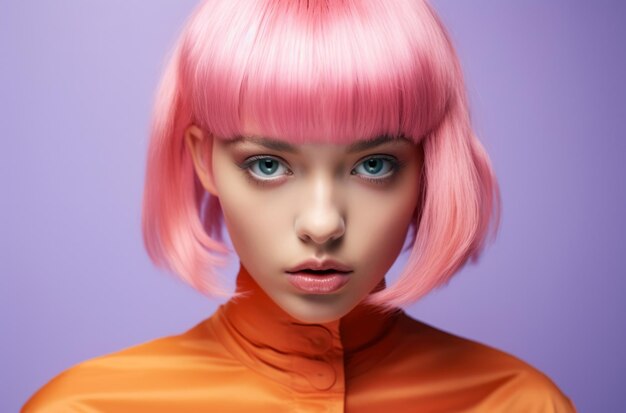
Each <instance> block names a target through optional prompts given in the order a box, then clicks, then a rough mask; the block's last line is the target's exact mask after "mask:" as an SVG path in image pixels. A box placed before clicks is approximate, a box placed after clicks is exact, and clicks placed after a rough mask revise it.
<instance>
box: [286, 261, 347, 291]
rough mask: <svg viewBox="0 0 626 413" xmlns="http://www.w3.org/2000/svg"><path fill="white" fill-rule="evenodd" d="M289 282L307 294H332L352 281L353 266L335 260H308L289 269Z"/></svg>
mask: <svg viewBox="0 0 626 413" xmlns="http://www.w3.org/2000/svg"><path fill="white" fill-rule="evenodd" d="M285 272H286V273H287V279H288V280H289V283H290V284H291V285H292V286H294V287H295V288H296V289H298V290H300V291H301V292H305V293H307V294H331V293H334V292H336V291H338V290H339V289H341V288H342V287H343V286H344V285H346V284H347V283H348V282H349V281H350V278H351V277H350V274H351V273H352V272H353V270H352V268H351V267H349V266H347V265H345V264H343V263H340V262H338V261H334V260H325V261H317V260H308V261H305V262H303V263H301V264H300V265H297V266H295V267H293V268H291V269H289V270H287V271H285Z"/></svg>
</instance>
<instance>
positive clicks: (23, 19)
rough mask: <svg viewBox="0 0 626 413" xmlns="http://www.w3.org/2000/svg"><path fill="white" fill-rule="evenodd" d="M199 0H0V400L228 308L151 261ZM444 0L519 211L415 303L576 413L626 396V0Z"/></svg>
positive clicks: (485, 130) (476, 113) (4, 406)
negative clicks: (173, 96)
mask: <svg viewBox="0 0 626 413" xmlns="http://www.w3.org/2000/svg"><path fill="white" fill-rule="evenodd" d="M195 3H196V1H195V0H178V1H162V0H161V1H150V2H146V1H139V0H107V1H102V0H101V1H90V2H84V1H77V0H74V1H70V0H56V1H39V2H35V1H30V0H28V1H27V0H21V1H19V2H18V1H16V0H14V1H12V2H8V1H3V2H1V3H0V50H1V52H2V53H1V55H0V139H2V145H1V146H0V148H1V149H0V168H2V169H1V173H0V179H1V180H0V184H1V188H2V196H1V198H0V208H1V213H0V225H1V227H0V234H1V235H0V242H1V244H0V254H1V255H0V276H1V278H0V283H1V284H0V323H1V324H0V327H1V330H0V331H2V340H1V343H0V346H1V347H0V363H1V364H0V380H1V383H2V385H0V411H2V412H9V411H17V409H18V408H19V406H21V405H22V404H23V403H24V401H25V400H26V399H27V398H28V397H29V396H30V395H31V394H32V393H33V392H34V391H35V390H36V389H37V388H39V387H40V386H42V385H43V384H44V383H46V382H47V381H48V380H50V379H51V378H52V377H53V376H55V375H56V374H58V373H59V372H61V371H62V370H64V369H66V368H68V367H70V366H71V365H73V364H75V363H78V362H80V361H82V360H85V359H88V358H91V357H94V356H98V355H102V354H105V353H109V352H112V351H116V350H119V349H122V348H125V347H128V346H130V345H133V344H137V343H140V342H143V341H147V340H150V339H153V338H156V337H160V336H164V335H170V334H175V333H179V332H182V331H184V330H186V329H188V328H190V327H192V326H193V325H195V324H196V323H197V322H199V321H200V320H202V319H203V318H205V317H207V316H209V315H210V314H211V313H212V312H213V311H214V309H215V307H216V302H213V301H209V300H207V299H206V298H204V297H202V296H201V295H200V294H198V293H196V292H194V291H193V290H192V289H191V288H189V287H187V286H185V285H184V284H182V283H181V282H179V281H177V280H176V279H174V277H171V276H169V275H167V273H165V272H163V271H161V270H157V269H155V268H154V267H153V266H152V264H151V263H150V262H149V260H148V258H147V256H146V254H145V253H144V250H143V245H142V241H141V234H140V205H141V194H142V186H143V174H144V162H145V152H146V144H147V129H148V121H149V116H150V108H151V105H152V97H153V93H154V90H155V87H156V84H157V80H158V76H159V73H160V70H161V69H160V67H161V64H162V62H163V60H164V56H165V55H166V52H167V51H168V50H169V47H170V46H171V44H172V43H173V41H174V39H175V37H176V35H177V33H178V31H179V30H180V28H181V27H182V24H183V22H184V19H185V17H186V16H187V15H188V14H189V12H190V11H191V9H192V8H193V6H194V5H195ZM470 3H471V4H470ZM434 5H435V7H436V8H437V9H438V10H439V12H440V13H441V16H442V18H443V20H444V22H445V23H446V24H447V26H448V28H449V30H450V32H451V33H452V36H453V38H454V40H455V43H456V45H457V48H458V51H459V54H460V56H461V59H462V61H463V64H464V68H465V72H466V76H467V83H468V88H469V91H470V95H471V99H472V105H473V106H472V107H473V119H474V121H475V125H476V129H477V131H478V133H479V135H480V136H481V137H482V138H483V141H484V142H485V145H486V147H487V150H488V151H489V153H490V154H491V157H492V160H493V163H494V166H495V169H496V173H497V174H498V177H499V181H500V183H501V186H502V195H503V202H504V215H503V222H502V228H501V231H500V234H499V237H498V239H497V241H496V243H495V244H493V245H492V246H491V247H490V248H488V249H487V252H486V253H485V255H484V256H483V259H482V260H481V262H480V263H479V265H478V266H469V267H467V268H466V269H464V270H463V271H462V272H461V273H460V274H459V275H458V276H457V277H456V278H455V279H453V281H452V282H451V283H450V285H449V286H448V287H447V288H445V289H441V290H438V291H436V292H434V293H433V294H431V295H430V296H429V297H427V298H426V299H424V300H423V301H422V302H420V303H418V304H416V305H414V306H413V307H411V308H410V309H409V313H410V314H412V315H413V316H415V317H417V318H420V319H423V320H424V321H426V322H428V323H431V324H434V325H436V326H439V327H441V328H443V329H446V330H449V331H452V332H455V333H457V334H460V335H463V336H466V337H470V338H473V339H477V340H479V341H482V342H485V343H488V344H490V345H493V346H496V347H499V348H501V349H503V350H505V351H508V352H511V353H513V354H515V355H517V356H519V357H520V358H522V359H524V360H526V361H528V362H529V363H531V364H533V365H535V366H536V367H537V368H539V369H541V370H542V371H544V372H545V373H546V374H548V375H549V376H550V377H551V378H552V379H553V380H554V381H555V382H556V383H557V384H558V385H559V386H560V387H561V389H562V390H563V391H564V392H565V393H566V394H567V395H569V396H570V397H571V398H572V399H573V401H574V402H575V403H576V405H577V407H578V408H579V409H580V411H588V412H600V411H602V412H608V411H611V412H617V411H626V399H625V398H624V397H623V386H624V382H626V373H625V371H626V358H625V356H624V348H625V344H626V343H625V340H624V337H625V335H626V323H625V321H626V320H625V317H624V314H625V313H626V312H625V310H626V304H625V302H626V300H624V299H623V297H622V296H623V291H624V290H625V289H626V277H625V275H626V265H625V264H624V261H623V259H622V258H623V256H624V253H626V249H625V248H624V241H625V237H624V235H623V232H624V230H626V225H625V218H624V213H625V211H626V185H625V184H624V177H625V172H626V167H625V166H624V163H625V161H626V159H625V158H626V156H625V155H626V141H625V139H624V138H625V132H626V128H625V127H624V122H623V119H624V117H625V115H626V104H625V97H624V96H625V95H626V87H625V76H626V75H625V74H626V58H625V57H626V56H625V55H626V53H625V50H626V47H625V45H624V39H626V30H625V28H624V24H623V22H624V21H625V19H626V6H625V5H624V2H623V1H619V0H614V1H610V0H602V1H594V2H589V1H572V0H567V1H566V0H553V1H551V2H546V1H544V0H541V1H540V0H533V1H528V0H516V1H507V2H503V1H487V0H480V1H479V0H474V1H472V2H460V1H453V0H435V1H434ZM396 268H397V267H396ZM233 271H234V270H232V271H231V272H233ZM233 275H234V273H233Z"/></svg>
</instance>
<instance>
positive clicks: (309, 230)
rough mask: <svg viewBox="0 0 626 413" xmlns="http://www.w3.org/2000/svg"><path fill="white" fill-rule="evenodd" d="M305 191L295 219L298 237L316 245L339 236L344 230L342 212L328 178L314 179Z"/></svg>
mask: <svg viewBox="0 0 626 413" xmlns="http://www.w3.org/2000/svg"><path fill="white" fill-rule="evenodd" d="M306 192H307V194H306V195H307V196H305V197H303V199H302V204H301V205H302V208H301V210H300V213H299V214H298V216H297V217H296V221H295V231H296V234H297V235H298V238H300V239H301V240H303V241H305V242H313V243H315V244H318V245H323V244H326V243H328V242H332V241H335V240H337V239H339V238H341V237H342V236H343V235H344V233H345V232H346V224H345V220H344V214H343V213H342V210H341V207H340V205H339V202H338V200H337V199H335V198H336V197H335V196H334V192H335V190H334V188H333V186H332V184H330V183H329V180H328V179H323V178H318V179H316V180H315V181H314V183H313V185H312V187H309V189H308V190H307V191H306Z"/></svg>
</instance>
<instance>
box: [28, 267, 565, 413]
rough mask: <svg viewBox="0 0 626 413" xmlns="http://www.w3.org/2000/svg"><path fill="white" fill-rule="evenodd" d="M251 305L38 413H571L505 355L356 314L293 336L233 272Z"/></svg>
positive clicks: (88, 373) (44, 403)
mask: <svg viewBox="0 0 626 413" xmlns="http://www.w3.org/2000/svg"><path fill="white" fill-rule="evenodd" d="M237 288H238V289H242V290H251V291H252V292H253V293H252V294H251V295H250V296H248V297H245V298H242V299H239V300H237V301H235V300H232V299H231V300H230V301H229V302H227V303H226V304H224V305H222V306H220V307H219V308H218V310H217V311H216V312H215V314H213V315H212V316H211V317H209V318H208V319H206V320H204V321H202V322H201V323H200V324H198V325H197V326H195V327H194V328H192V329H191V330H189V331H187V332H185V333H183V334H180V335H175V336H169V337H164V338H160V339H157V340H154V341H150V342H147V343H144V344H141V345H138V346H134V347H131V348H128V349H125V350H122V351H119V352H116V353H113V354H110V355H106V356H102V357H98V358H95V359H91V360H88V361H86V362H83V363H80V364H78V365H76V366H74V367H72V368H70V369H69V370H67V371H65V372H63V373H61V374H60V375H58V376H57V377H55V378H54V379H53V380H52V381H50V382H49V383H48V384H46V385H45V386H44V387H43V388H41V389H40V390H39V391H38V392H37V393H35V395H34V396H33V397H32V398H31V399H30V400H29V401H28V402H27V403H26V405H25V406H24V407H23V410H22V412H23V413H44V412H49V413H53V412H90V413H91V412H133V413H139V412H150V413H159V412H176V413H185V412H220V413H222V412H223V413H226V412H233V413H234V412H236V413H243V412H245V413H249V412H271V413H286V412H290V413H291V412H359V413H368V412H377V413H381V412H383V413H384V412H392V413H402V412H422V413H427V412H524V413H531V412H546V413H547V412H560V413H564V412H574V411H575V409H574V406H573V404H572V403H571V401H570V400H569V399H568V398H567V397H566V396H564V395H563V393H561V392H560V391H559V389H558V388H557V387H556V386H555V385H554V384H553V383H552V381H550V379H548V378H547V377H546V376H545V375H543V374H542V373H541V372H539V371H537V370H536V369H534V368H533V367H531V366H529V365H528V364H526V363H524V362H522V361H520V360H519V359H517V358H515V357H512V356H510V355H508V354H506V353H503V352H501V351H498V350H495V349H493V348H490V347H487V346H485V345H482V344H479V343H476V342H473V341H470V340H467V339H464V338H460V337H457V336H454V335H452V334H449V333H446V332H443V331H441V330H438V329H436V328H433V327H431V326H429V325H426V324H424V323H421V322H419V321H416V320H414V319H412V318H411V317H409V316H408V315H406V314H405V313H404V312H403V311H399V312H398V313H395V314H392V315H388V316H383V315H381V314H380V313H378V312H376V311H374V309H373V308H372V307H367V306H364V305H359V306H357V307H356V308H355V309H354V310H353V311H352V312H350V313H349V314H348V315H346V316H345V317H343V318H342V319H340V320H337V321H334V322H331V323H327V324H303V323H301V322H299V321H298V320H296V319H293V318H292V317H290V316H289V315H288V314H287V313H285V312H284V311H283V310H282V309H281V308H280V307H278V306H277V305H276V304H275V303H274V302H273V301H272V300H271V299H270V298H269V297H268V296H267V295H266V294H265V293H264V292H263V291H262V290H261V289H260V288H259V287H258V285H257V284H256V282H254V280H253V279H252V278H251V277H250V275H249V274H248V273H247V272H246V271H245V269H243V267H242V271H241V272H240V274H239V276H238V278H237Z"/></svg>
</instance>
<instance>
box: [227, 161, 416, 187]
mask: <svg viewBox="0 0 626 413" xmlns="http://www.w3.org/2000/svg"><path fill="white" fill-rule="evenodd" d="M263 159H272V160H274V161H276V162H278V163H279V164H280V165H282V166H283V167H284V168H286V169H287V171H288V173H287V174H286V175H292V174H293V172H291V170H289V168H288V167H287V166H286V165H285V162H284V161H283V160H281V159H280V158H278V157H275V156H270V155H255V156H252V157H250V158H248V159H246V160H245V161H244V162H243V163H242V164H241V165H239V167H240V168H241V169H242V170H243V171H244V174H245V176H246V178H248V180H249V181H250V182H252V183H254V184H256V185H259V186H268V185H273V184H275V183H276V181H278V180H279V179H277V178H270V179H259V178H255V176H254V174H253V173H252V172H251V171H250V167H251V166H252V165H254V163H255V162H257V161H259V160H263ZM371 159H382V160H384V161H387V162H389V163H390V165H389V171H388V172H387V173H386V174H385V175H386V176H384V177H382V178H372V177H368V176H365V175H361V179H364V180H365V181H368V182H371V183H374V184H377V185H385V184H386V183H388V182H389V181H390V180H392V179H393V178H394V177H395V175H396V173H397V172H398V171H399V170H400V169H401V168H402V167H403V166H404V164H403V162H401V161H399V160H398V159H396V158H395V157H392V156H388V155H370V156H368V157H366V158H364V159H362V160H360V161H359V162H358V163H357V167H358V166H360V165H361V164H363V163H364V162H366V161H369V160H371ZM355 169H356V167H355ZM355 169H353V170H351V171H350V175H357V174H356V172H355Z"/></svg>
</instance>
